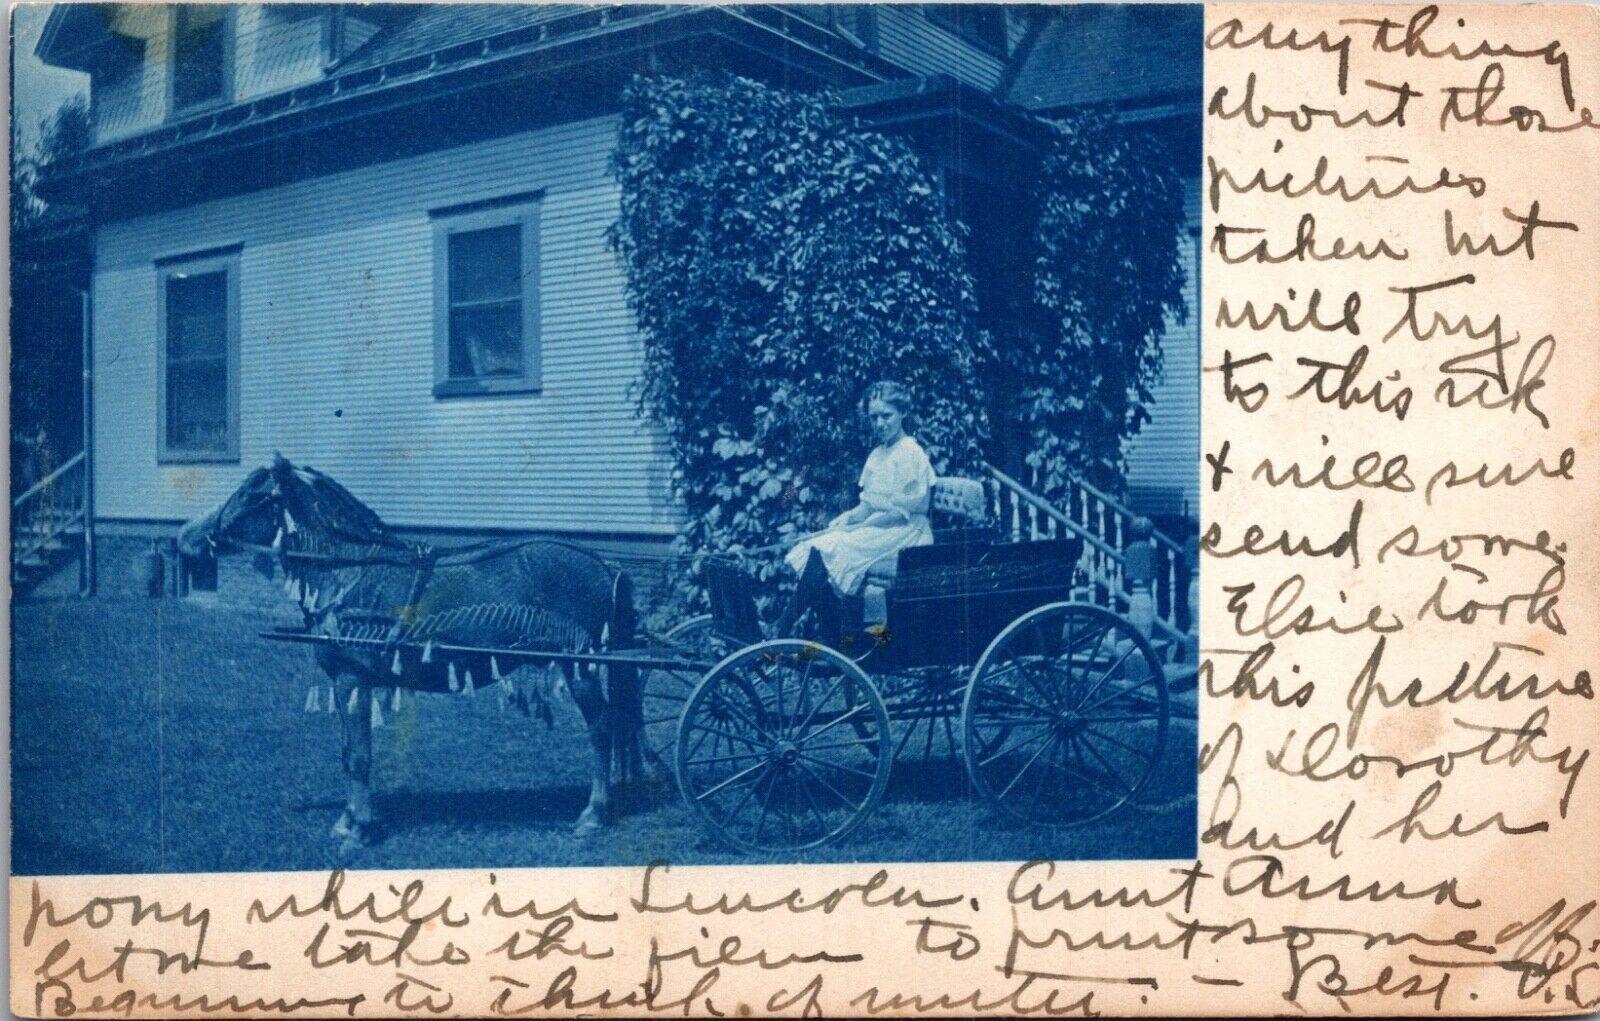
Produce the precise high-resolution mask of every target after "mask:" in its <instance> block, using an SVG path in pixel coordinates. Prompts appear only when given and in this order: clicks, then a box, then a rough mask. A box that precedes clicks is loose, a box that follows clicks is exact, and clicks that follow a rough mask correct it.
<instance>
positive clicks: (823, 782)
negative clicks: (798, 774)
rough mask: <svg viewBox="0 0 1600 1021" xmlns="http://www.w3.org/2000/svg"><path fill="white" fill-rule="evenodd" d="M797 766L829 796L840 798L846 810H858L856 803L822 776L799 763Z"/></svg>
mask: <svg viewBox="0 0 1600 1021" xmlns="http://www.w3.org/2000/svg"><path fill="white" fill-rule="evenodd" d="M796 765H799V766H800V769H801V770H802V771H803V772H804V773H805V774H806V775H807V776H809V777H810V778H811V779H813V780H815V781H816V782H817V783H819V784H821V785H822V787H823V789H824V790H826V791H827V792H828V793H829V794H832V795H833V796H834V797H836V798H838V799H839V800H840V801H841V802H843V803H844V806H845V807H846V808H848V809H849V810H850V811H852V812H854V811H856V809H857V805H856V803H855V802H854V801H852V800H851V799H850V798H848V797H846V796H845V795H844V794H842V793H841V792H840V791H839V788H837V787H835V786H834V785H833V784H831V783H829V782H828V781H827V780H824V779H823V778H822V776H821V775H820V774H818V773H814V772H812V771H811V770H810V769H807V768H806V767H805V766H804V765H800V764H799V763H796Z"/></svg>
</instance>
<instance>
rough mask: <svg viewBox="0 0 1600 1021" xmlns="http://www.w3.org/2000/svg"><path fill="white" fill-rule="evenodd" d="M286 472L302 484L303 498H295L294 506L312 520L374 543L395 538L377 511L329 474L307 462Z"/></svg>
mask: <svg viewBox="0 0 1600 1021" xmlns="http://www.w3.org/2000/svg"><path fill="white" fill-rule="evenodd" d="M286 474H287V476H288V477H289V478H291V479H293V480H294V481H295V482H297V483H299V486H297V487H296V488H297V489H298V490H299V491H300V494H301V498H300V499H298V500H296V501H295V502H296V504H298V506H297V507H296V508H295V509H296V510H297V511H298V512H299V513H301V514H304V515H306V516H307V517H308V518H309V519H310V521H311V523H313V524H316V525H321V526H323V527H324V528H329V529H331V530H334V531H338V532H342V533H344V534H345V535H346V536H348V537H359V538H362V539H371V540H372V541H374V542H383V541H387V540H391V539H392V538H393V537H394V533H393V532H391V531H390V529H389V526H388V525H386V524H384V523H383V519H382V518H380V517H378V515H377V512H376V511H374V510H373V509H372V508H371V507H368V506H367V505H366V504H364V503H362V502H361V501H360V500H358V499H356V496H355V494H354V493H352V492H350V490H348V489H346V488H345V487H344V486H343V485H342V484H340V483H339V482H336V481H335V480H334V479H333V478H331V477H330V476H328V475H324V474H323V473H322V472H319V471H317V470H316V469H315V468H311V467H308V466H305V465H300V466H296V467H293V468H291V470H290V471H288V472H287V473H286Z"/></svg>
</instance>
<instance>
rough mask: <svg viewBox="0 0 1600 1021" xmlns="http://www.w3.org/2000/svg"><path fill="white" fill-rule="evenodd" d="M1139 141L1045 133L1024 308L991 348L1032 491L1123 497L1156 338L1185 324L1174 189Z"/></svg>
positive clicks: (1096, 121)
mask: <svg viewBox="0 0 1600 1021" xmlns="http://www.w3.org/2000/svg"><path fill="white" fill-rule="evenodd" d="M1172 165H1173V160H1172V159H1171V157H1170V155H1169V154H1167V153H1165V152H1164V151H1163V150H1162V147H1161V146H1160V144H1159V143H1158V142H1156V141H1155V140H1154V136H1152V134H1150V133H1149V132H1148V131H1145V130H1141V129H1139V128H1137V127H1135V128H1123V127H1121V126H1119V125H1117V124H1116V123H1115V122H1114V121H1113V120H1112V119H1111V118H1110V117H1108V116H1106V115H1103V114H1097V113H1084V114H1081V115H1078V116H1075V117H1072V118H1070V119H1067V120H1064V121H1060V122H1058V123H1057V124H1056V125H1055V138H1054V142H1053V145H1052V147H1051V149H1050V151H1049V152H1048V154H1047V155H1046V158H1045V160H1044V162H1043V166H1042V169H1041V172H1040V178H1039V184H1038V209H1039V212H1038V223H1037V225H1036V226H1035V228H1034V231H1033V245H1034V259H1033V270H1034V272H1033V295H1032V304H1031V308H1030V309H1028V310H1027V312H1026V313H1025V314H1024V315H1023V316H1022V317H1021V318H1020V321H1019V322H1017V323H1016V324H1015V326H1014V328H1013V329H1012V330H1008V331H1007V333H1006V335H1005V336H1004V337H1003V339H1002V343H1001V344H1000V348H1001V352H1002V358H1001V362H1002V365H1001V369H1002V371H1004V372H1007V373H1009V374H1010V375H1011V377H1012V387H1013V388H1014V389H1013V396H1012V398H1011V399H1010V400H1009V401H1008V406H1007V408H1006V409H1005V415H1006V418H1007V419H1008V420H1009V422H1010V423H1011V424H1012V425H1013V426H1014V427H1015V428H1017V429H1018V431H1020V432H1021V434H1022V435H1023V436H1024V437H1025V441H1024V442H1025V447H1026V454H1025V460H1026V462H1027V464H1028V466H1029V467H1030V468H1032V469H1033V470H1034V473H1035V477H1036V480H1037V481H1036V485H1037V486H1038V487H1039V489H1040V490H1041V491H1042V492H1043V493H1044V494H1045V495H1046V496H1049V497H1059V496H1060V495H1061V494H1063V493H1065V492H1066V491H1067V489H1068V485H1069V482H1070V480H1071V479H1073V478H1082V479H1084V480H1086V481H1088V482H1090V483H1091V484H1093V485H1096V486H1099V487H1100V488H1102V489H1107V490H1110V491H1112V492H1118V491H1120V490H1121V489H1122V477H1123V468H1124V464H1123V448H1124V446H1125V444H1126V441H1127V440H1128V439H1130V438H1131V437H1133V436H1134V435H1135V434H1136V433H1137V432H1138V431H1139V429H1140V427H1142V426H1143V425H1144V423H1145V422H1147V421H1149V419H1150V412H1149V404H1150V400H1151V390H1152V388H1153V387H1154V385H1155V384H1156V382H1157V381H1158V380H1159V378H1160V375H1161V369H1162V358H1161V345H1160V340H1161V336H1162V334H1163V333H1164V332H1165V331H1166V329H1167V326H1168V324H1169V322H1173V321H1181V320H1182V319H1183V318H1184V316H1185V315H1186V307H1185V305H1184V301H1183V283H1184V276H1185V271H1184V266H1183V262H1182V256H1181V249H1180V246H1179V232H1180V231H1181V229H1182V227H1183V223H1184V210H1183V189H1182V185H1181V183H1180V182H1179V180H1178V178H1177V177H1176V175H1174V174H1173V173H1172V171H1171V168H1172Z"/></svg>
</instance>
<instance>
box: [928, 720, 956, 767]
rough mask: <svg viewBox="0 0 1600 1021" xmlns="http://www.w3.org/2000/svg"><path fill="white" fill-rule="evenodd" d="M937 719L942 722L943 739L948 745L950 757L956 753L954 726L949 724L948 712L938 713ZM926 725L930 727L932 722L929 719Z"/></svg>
mask: <svg viewBox="0 0 1600 1021" xmlns="http://www.w3.org/2000/svg"><path fill="white" fill-rule="evenodd" d="M939 720H940V722H941V723H943V724H944V739H945V742H946V743H947V744H948V745H949V746H950V755H951V757H954V756H955V754H956V732H955V728H954V727H952V726H951V725H950V714H949V713H940V714H939ZM928 726H929V727H930V728H931V727H932V726H933V722H932V721H931V720H930V721H929V722H928Z"/></svg>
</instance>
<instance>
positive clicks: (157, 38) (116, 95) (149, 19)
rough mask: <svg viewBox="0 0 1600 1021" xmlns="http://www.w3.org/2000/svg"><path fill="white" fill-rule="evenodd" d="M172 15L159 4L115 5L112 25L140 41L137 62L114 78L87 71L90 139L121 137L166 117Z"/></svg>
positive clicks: (103, 139)
mask: <svg viewBox="0 0 1600 1021" xmlns="http://www.w3.org/2000/svg"><path fill="white" fill-rule="evenodd" d="M171 22H172V19H171V16H170V14H169V12H168V8H167V7H166V6H165V5H158V4H121V5H119V6H118V7H117V8H116V16H115V18H114V19H113V20H112V26H111V27H112V28H113V29H115V31H117V32H118V33H120V34H122V35H125V36H128V37H130V38H132V39H137V40H143V42H144V53H143V59H142V61H141V62H140V63H139V64H138V65H137V66H136V67H133V68H130V69H128V70H127V71H126V72H125V73H122V74H120V75H118V76H117V77H115V78H110V77H107V76H106V75H105V74H96V75H93V76H92V77H91V79H90V85H89V94H90V102H91V106H92V109H93V114H94V137H95V141H96V142H110V141H113V140H115V139H118V138H126V137H127V136H128V135H132V134H136V133H138V132H140V131H144V130H146V129H149V128H153V127H156V126H157V125H159V124H160V123H161V122H162V120H163V119H164V118H165V117H166V116H167V76H168V72H169V71H170V70H171V67H172V64H171V61H170V60H169V59H168V46H169V44H170V43H171V38H172V37H171V32H170V31H169V30H168V28H169V26H170V25H171Z"/></svg>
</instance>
